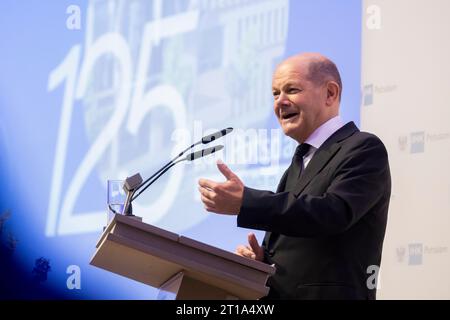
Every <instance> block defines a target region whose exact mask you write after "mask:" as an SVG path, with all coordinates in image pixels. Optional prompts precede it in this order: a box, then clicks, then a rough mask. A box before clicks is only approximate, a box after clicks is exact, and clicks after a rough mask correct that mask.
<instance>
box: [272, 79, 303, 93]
mask: <svg viewBox="0 0 450 320" xmlns="http://www.w3.org/2000/svg"><path fill="white" fill-rule="evenodd" d="M293 86H295V87H296V86H301V84H300V83H298V82H292V81H289V82H288V83H285V84H284V85H283V86H282V87H281V88H282V89H286V88H289V87H293ZM275 90H279V89H278V88H275V87H274V86H272V91H275Z"/></svg>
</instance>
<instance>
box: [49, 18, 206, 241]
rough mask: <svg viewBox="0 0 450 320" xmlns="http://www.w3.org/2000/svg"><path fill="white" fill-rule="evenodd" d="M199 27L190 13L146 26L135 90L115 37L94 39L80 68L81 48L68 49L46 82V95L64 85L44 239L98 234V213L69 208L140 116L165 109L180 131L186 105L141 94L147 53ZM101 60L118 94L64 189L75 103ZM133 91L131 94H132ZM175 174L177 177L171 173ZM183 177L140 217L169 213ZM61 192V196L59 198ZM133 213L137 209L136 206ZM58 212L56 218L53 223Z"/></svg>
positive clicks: (154, 93)
mask: <svg viewBox="0 0 450 320" xmlns="http://www.w3.org/2000/svg"><path fill="white" fill-rule="evenodd" d="M197 25H198V12H197V11H190V12H185V13H182V14H178V15H175V16H172V17H168V18H163V19H161V20H155V21H152V22H149V23H148V24H146V26H145V29H144V32H143V35H142V42H141V43H142V45H141V48H140V52H139V59H138V64H137V68H136V77H135V83H134V86H132V81H133V74H132V70H133V61H132V58H131V54H130V49H129V47H128V44H127V42H126V40H125V39H124V38H123V37H122V36H121V35H120V34H118V33H106V34H104V35H102V36H101V37H99V38H98V39H97V40H96V41H95V42H94V43H93V44H92V45H91V46H90V47H89V48H88V49H87V50H86V54H85V56H84V60H83V61H82V63H81V69H79V67H80V52H81V46H80V45H75V46H73V47H72V48H71V49H70V51H69V52H68V54H67V55H66V57H65V58H64V60H63V61H62V62H61V64H60V65H59V66H57V67H56V68H55V69H54V70H53V71H52V72H51V73H50V76H49V82H48V90H49V91H53V90H55V89H56V88H57V87H58V86H60V85H62V84H63V83H65V87H64V98H63V103H62V111H61V119H60V124H59V129H58V140H57V144H56V152H55V160H54V166H53V176H52V182H51V189H50V197H49V207H48V219H47V225H46V235H47V236H55V235H65V234H78V233H83V232H94V231H98V230H101V228H102V226H103V225H104V224H105V221H106V218H105V213H104V212H103V211H92V212H83V213H77V214H75V213H74V206H75V203H76V201H77V199H78V197H79V194H80V191H81V190H82V187H83V185H84V184H85V182H86V180H87V178H88V177H89V175H90V174H91V172H92V170H93V169H94V167H95V165H96V163H97V162H98V161H99V159H100V157H101V156H102V154H103V153H104V152H105V150H106V149H107V148H108V146H109V145H110V144H111V141H112V139H113V138H114V136H115V135H116V134H117V132H118V131H119V129H120V127H121V126H122V125H123V124H125V127H126V129H127V130H128V132H129V133H131V134H136V133H137V132H138V130H139V127H140V125H141V121H142V119H144V116H145V114H147V113H148V112H150V111H151V110H152V109H153V108H154V107H156V106H165V107H167V108H168V109H169V110H170V111H171V114H172V115H173V117H174V122H175V123H174V125H175V126H176V127H177V128H182V127H184V126H185V123H186V114H185V112H186V111H185V105H184V101H183V98H182V96H181V95H180V93H179V92H178V91H177V90H176V89H175V88H174V87H173V86H170V85H157V86H155V87H153V88H151V89H150V90H148V91H147V92H145V91H144V90H145V79H146V77H147V75H146V70H148V69H149V68H148V67H149V64H150V61H151V53H152V47H153V46H154V45H155V44H157V43H159V41H160V40H161V39H162V38H168V37H171V36H175V35H177V34H182V33H185V32H189V31H193V30H195V29H196V27H197ZM103 55H110V56H113V57H114V59H115V60H116V62H117V65H118V66H119V70H120V77H121V79H120V81H121V85H120V91H119V92H118V94H117V96H116V99H115V108H114V112H113V114H112V115H111V117H110V118H109V120H108V122H107V123H106V125H105V126H104V128H103V130H102V131H101V132H100V133H99V134H98V136H97V138H96V139H95V141H94V142H93V144H92V145H91V147H90V149H89V150H88V151H87V153H86V155H85V156H84V158H83V159H82V160H81V163H80V164H79V166H78V167H77V168H76V170H75V173H74V175H73V177H72V178H71V179H70V180H69V181H70V183H69V185H68V187H67V188H64V189H63V186H62V181H63V177H64V168H65V161H66V155H67V146H68V138H69V132H70V126H71V119H72V111H73V105H74V99H81V98H83V96H84V95H85V93H86V89H87V88H88V83H89V76H90V74H91V72H92V71H93V69H94V66H95V63H96V62H97V61H98V59H99V58H100V57H102V56H103ZM132 87H133V91H132V90H131V88H132ZM175 173H176V172H175ZM181 179H182V174H180V173H178V174H172V175H170V177H169V182H168V183H167V187H166V190H165V192H163V193H162V196H161V197H159V198H158V200H157V201H156V202H155V203H152V204H151V207H146V208H145V211H147V212H152V219H153V221H155V220H157V219H159V218H161V217H162V216H163V215H164V214H165V213H166V212H167V210H168V209H169V208H168V206H170V203H172V200H173V199H172V198H173V197H174V194H175V193H174V192H169V190H168V189H172V190H174V189H176V188H177V187H178V185H179V184H180V182H181ZM62 190H64V191H65V194H62ZM135 209H136V210H139V209H141V210H140V211H144V210H142V209H144V208H139V206H136V207H135ZM58 212H59V213H60V214H59V217H58Z"/></svg>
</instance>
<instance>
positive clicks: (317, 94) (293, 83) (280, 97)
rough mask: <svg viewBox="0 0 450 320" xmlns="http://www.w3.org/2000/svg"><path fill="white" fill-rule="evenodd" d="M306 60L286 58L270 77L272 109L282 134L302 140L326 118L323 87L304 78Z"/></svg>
mask: <svg viewBox="0 0 450 320" xmlns="http://www.w3.org/2000/svg"><path fill="white" fill-rule="evenodd" d="M307 75H308V65H307V62H304V63H301V62H298V61H287V62H284V63H283V64H281V65H280V66H279V67H278V68H277V70H276V71H275V74H274V76H273V81H272V92H273V96H274V111H275V115H276V116H277V118H278V121H279V122H280V125H281V128H282V129H283V131H284V134H286V135H287V136H289V137H291V138H293V139H295V140H296V141H297V142H299V143H302V142H304V141H305V140H306V139H307V138H308V137H309V136H310V135H311V134H312V133H313V131H314V130H315V129H317V128H318V127H319V126H320V125H321V124H322V123H323V122H324V121H323V120H324V119H325V109H326V108H325V102H326V88H325V86H317V85H315V84H314V83H312V82H311V81H309V80H308V78H307Z"/></svg>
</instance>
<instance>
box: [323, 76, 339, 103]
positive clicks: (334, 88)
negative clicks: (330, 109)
mask: <svg viewBox="0 0 450 320" xmlns="http://www.w3.org/2000/svg"><path fill="white" fill-rule="evenodd" d="M340 91H341V88H339V85H338V84H337V83H336V82H335V81H328V83H327V100H326V103H327V105H328V106H331V105H333V104H334V103H335V102H336V101H339V94H340Z"/></svg>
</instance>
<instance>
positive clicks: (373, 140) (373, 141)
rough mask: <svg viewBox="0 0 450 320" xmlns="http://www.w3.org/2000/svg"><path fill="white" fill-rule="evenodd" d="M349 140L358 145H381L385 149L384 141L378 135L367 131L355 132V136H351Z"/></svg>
mask: <svg viewBox="0 0 450 320" xmlns="http://www.w3.org/2000/svg"><path fill="white" fill-rule="evenodd" d="M347 140H348V142H351V143H352V144H356V145H361V144H362V145H370V146H375V145H380V146H383V147H384V143H383V141H381V139H380V138H379V137H378V136H377V135H375V134H373V133H370V132H365V131H358V132H355V134H353V135H351V136H350V137H349V138H348V139H347Z"/></svg>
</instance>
